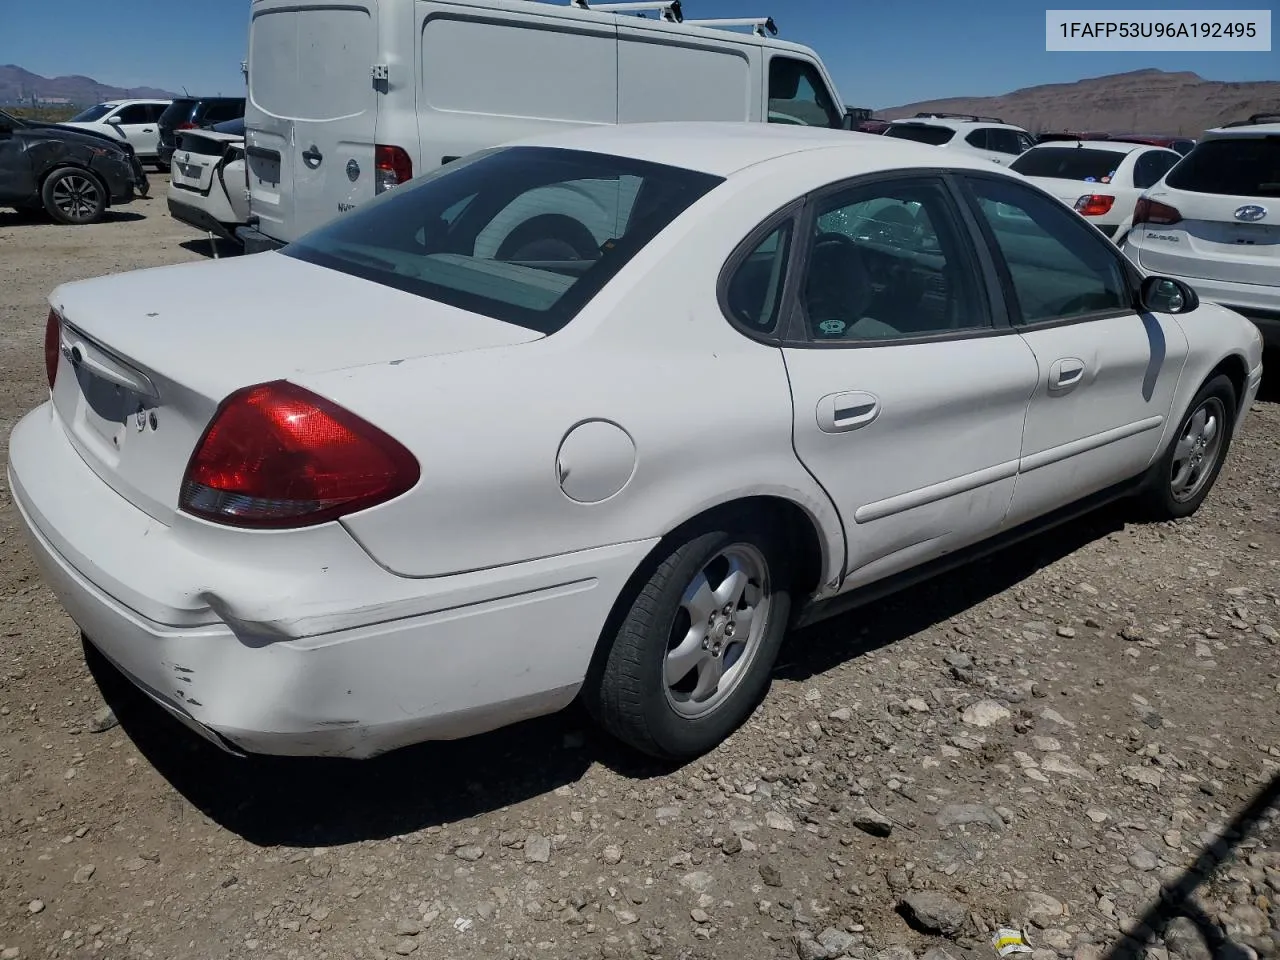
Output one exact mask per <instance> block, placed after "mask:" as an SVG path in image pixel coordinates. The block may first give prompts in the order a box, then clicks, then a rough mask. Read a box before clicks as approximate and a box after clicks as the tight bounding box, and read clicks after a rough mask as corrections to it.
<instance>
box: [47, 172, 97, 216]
mask: <svg viewBox="0 0 1280 960" xmlns="http://www.w3.org/2000/svg"><path fill="white" fill-rule="evenodd" d="M40 198H41V199H42V200H43V201H44V208H45V210H46V211H47V212H48V214H49V216H51V217H53V219H54V220H56V221H57V222H58V223H72V224H85V223H97V222H98V221H99V220H101V219H102V214H103V213H105V212H106V209H107V191H106V190H105V189H104V188H103V186H102V183H101V181H99V180H98V178H97V177H95V176H94V175H93V174H91V173H90V172H89V171H88V170H83V169H81V168H80V167H60V168H58V169H57V170H55V171H53V173H51V174H49V176H48V177H47V178H46V179H45V181H44V187H43V188H42V189H41V191H40Z"/></svg>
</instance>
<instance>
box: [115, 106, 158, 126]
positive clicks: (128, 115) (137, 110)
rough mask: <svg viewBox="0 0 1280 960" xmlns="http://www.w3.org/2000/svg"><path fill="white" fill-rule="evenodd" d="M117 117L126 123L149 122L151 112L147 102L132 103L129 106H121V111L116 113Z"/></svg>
mask: <svg viewBox="0 0 1280 960" xmlns="http://www.w3.org/2000/svg"><path fill="white" fill-rule="evenodd" d="M116 119H117V120H119V121H120V122H121V123H124V124H139V123H148V122H150V113H149V112H148V109H147V106H146V104H142V103H132V104H130V105H129V106H127V107H121V108H120V112H119V113H117V114H116Z"/></svg>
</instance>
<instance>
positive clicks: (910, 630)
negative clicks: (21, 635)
mask: <svg viewBox="0 0 1280 960" xmlns="http://www.w3.org/2000/svg"><path fill="white" fill-rule="evenodd" d="M1123 523H1124V516H1123V513H1122V508H1120V507H1110V508H1104V509H1103V510H1101V511H1099V512H1097V513H1095V514H1091V515H1089V516H1087V517H1086V518H1084V519H1082V520H1079V521H1076V522H1075V523H1072V524H1069V525H1067V526H1064V527H1060V528H1058V529H1057V530H1056V531H1054V532H1052V533H1050V534H1046V535H1041V536H1038V537H1035V538H1033V539H1030V540H1027V541H1024V542H1022V543H1020V544H1017V545H1015V546H1012V547H1010V548H1008V549H1006V550H1004V551H1002V552H1000V553H997V554H993V555H991V556H989V557H987V558H985V559H982V560H978V561H975V562H974V563H972V564H970V565H968V566H964V567H960V568H958V569H956V570H954V571H952V572H951V573H948V574H944V575H941V576H939V577H937V578H935V579H933V580H930V581H928V582H926V583H922V584H920V585H917V586H914V587H911V588H908V589H906V590H904V591H902V592H900V593H898V594H894V595H892V596H889V597H886V598H884V599H882V600H878V601H875V602H874V603H871V604H868V605H866V606H864V607H860V608H859V609H858V610H856V611H854V612H852V613H848V614H844V615H841V616H838V617H834V618H832V619H830V620H827V621H823V622H821V623H819V624H816V625H814V626H811V627H807V628H805V629H803V630H800V631H797V632H796V633H795V634H793V636H792V637H791V638H789V641H788V643H787V644H786V646H785V647H784V649H783V652H782V656H781V658H780V660H779V665H778V667H777V669H776V671H775V676H776V677H779V678H782V679H785V680H803V679H807V678H809V677H813V676H815V675H817V674H820V673H823V672H825V671H827V670H830V669H831V668H832V667H834V666H836V665H838V664H841V663H844V662H847V661H849V660H852V659H855V658H857V657H859V656H862V655H864V654H866V653H867V652H869V651H871V650H875V649H878V648H882V647H887V646H889V645H891V644H893V643H895V642H897V641H898V640H901V639H903V638H905V637H909V636H911V635H913V634H915V633H918V632H919V631H921V630H923V629H925V628H927V627H929V626H931V625H935V624H938V623H941V622H945V621H946V620H947V619H949V618H951V617H953V616H955V615H956V614H958V613H961V612H963V611H964V610H967V609H969V608H970V607H972V606H974V605H975V604H977V603H980V602H982V601H983V600H985V599H987V598H989V597H991V596H993V595H995V594H997V593H999V592H1001V591H1003V590H1006V589H1008V588H1009V587H1011V586H1013V585H1014V584H1016V583H1018V582H1019V581H1021V580H1023V579H1025V578H1026V577H1027V576H1029V575H1030V574H1031V573H1032V572H1034V571H1035V570H1037V569H1039V568H1041V567H1043V566H1045V565H1047V564H1050V563H1053V562H1054V561H1056V560H1058V559H1061V558H1062V557H1064V556H1066V555H1067V554H1069V553H1071V552H1073V551H1074V550H1077V549H1079V548H1080V547H1082V546H1084V545H1086V544H1087V543H1089V542H1091V541H1092V540H1095V539H1097V538H1099V537H1102V536H1105V535H1106V534H1108V533H1110V532H1113V531H1114V530H1116V529H1118V528H1120V527H1121V526H1123ZM86 659H87V660H88V663H89V667H90V670H91V671H92V673H93V675H94V677H95V679H96V680H97V682H98V684H99V687H100V688H101V690H102V692H103V695H104V697H105V699H106V701H107V703H108V704H109V705H110V706H111V707H112V709H113V710H114V711H115V714H116V717H117V718H118V719H119V721H120V724H121V727H122V728H123V729H124V731H125V732H126V733H127V734H128V736H129V737H130V738H131V739H132V740H133V742H134V744H135V745H136V746H137V748H138V749H139V751H141V753H142V754H143V755H144V756H145V757H146V759H147V760H148V761H149V762H150V763H151V764H152V766H153V767H154V768H155V769H156V770H157V771H158V772H159V773H160V774H161V776H163V777H164V778H165V779H166V780H167V781H168V782H169V783H170V784H171V785H172V786H173V787H174V788H175V789H176V790H177V791H178V792H179V793H181V794H182V795H183V796H184V797H185V798H186V799H187V800H188V801H190V802H191V803H192V804H193V805H194V806H195V807H197V808H198V809H199V810H200V811H201V812H203V813H204V814H205V815H206V816H208V817H209V818H210V819H212V820H214V821H215V822H216V823H218V824H220V825H221V826H222V827H224V828H225V829H227V830H230V831H232V832H234V833H236V834H238V835H240V836H242V837H243V838H245V839H246V840H248V841H249V842H251V843H254V844H257V845H259V846H303V847H324V846H331V845H337V844H344V843H351V842H353V841H358V840H370V839H381V838H387V837H391V836H397V835H403V834H406V833H413V832H415V831H419V830H423V829H425V828H427V827H430V826H433V825H439V824H446V823H453V822H457V821H460V820H465V819H468V818H470V817H474V816H476V815H478V814H481V813H485V812H489V811H492V810H496V809H499V808H501V807H506V806H510V805H512V804H517V803H520V802H521V801H524V800H528V799H530V798H532V797H536V796H539V795H542V794H545V793H547V792H550V791H552V790H555V789H556V788H558V787H562V786H566V785H570V784H573V783H574V782H576V781H577V780H579V779H580V778H581V777H582V776H583V775H584V774H585V773H586V772H587V771H588V770H589V769H590V768H591V767H592V766H593V765H594V764H601V765H603V766H605V767H608V768H609V769H611V770H613V771H614V772H615V773H618V774H619V775H621V776H623V777H626V778H628V779H632V780H643V779H648V778H651V777H656V776H662V775H665V774H668V773H671V772H672V771H673V769H674V768H673V767H672V766H671V765H668V764H663V763H660V762H657V761H653V760H649V759H647V758H644V757H641V756H639V755H638V754H636V753H634V752H633V751H631V750H629V749H627V748H625V747H622V746H620V745H619V744H617V743H616V742H615V741H613V740H611V739H610V738H608V737H607V736H606V735H604V734H602V733H599V732H597V731H596V729H595V727H594V726H593V724H592V723H591V721H590V719H589V718H588V717H587V716H586V714H585V711H584V710H583V709H582V708H581V707H580V706H579V705H577V704H575V705H574V706H572V707H570V708H569V709H567V710H565V711H563V712H561V713H559V714H557V715H555V716H551V717H543V718H540V719H537V720H531V721H527V722H524V723H521V724H518V725H515V726H512V727H508V728H505V729H503V730H499V731H495V732H493V733H489V734H485V735H482V736H478V737H473V738H470V739H467V740H460V741H453V742H443V743H429V744H422V745H418V746H413V747H406V748H403V749H401V750H397V751H394V752H393V753H389V754H386V755H383V756H381V757H375V758H373V759H371V760H359V761H355V760H341V759H313V758H308V759H304V758H278V757H244V758H242V757H234V756H231V755H229V754H227V753H224V752H223V751H221V750H219V749H218V748H217V747H214V746H212V745H211V744H209V743H208V742H206V741H204V740H202V739H200V738H199V737H198V736H196V735H195V734H193V733H192V732H191V731H189V730H187V729H186V728H185V727H183V726H182V725H181V724H179V723H178V722H177V721H176V720H174V719H173V718H172V717H170V716H169V714H167V713H166V712H165V711H163V710H162V709H160V708H159V707H158V706H156V705H155V704H154V703H153V702H152V701H151V700H149V699H148V698H147V697H146V696H145V695H143V694H142V693H140V692H139V691H138V690H137V689H136V688H134V687H133V686H132V685H131V684H130V683H129V682H128V681H127V680H125V679H124V678H123V677H122V676H121V675H120V674H119V673H117V672H116V670H115V668H114V667H112V666H111V665H110V664H108V663H106V662H105V661H104V660H103V659H102V657H101V655H100V654H98V653H96V651H94V650H93V648H92V647H89V646H88V645H86Z"/></svg>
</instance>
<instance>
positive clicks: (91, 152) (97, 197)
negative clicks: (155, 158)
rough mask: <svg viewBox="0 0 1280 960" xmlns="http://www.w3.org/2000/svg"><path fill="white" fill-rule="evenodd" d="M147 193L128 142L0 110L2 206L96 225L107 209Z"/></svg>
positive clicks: (0, 194) (134, 155) (56, 218)
mask: <svg viewBox="0 0 1280 960" xmlns="http://www.w3.org/2000/svg"><path fill="white" fill-rule="evenodd" d="M147 191H148V183H147V176H146V174H145V173H144V172H143V170H142V165H141V164H140V163H139V162H138V158H137V155H136V154H135V153H134V152H133V148H132V147H130V146H129V145H128V144H126V143H121V142H119V141H117V140H114V139H112V138H111V137H109V136H106V135H105V134H99V133H93V132H90V131H87V130H73V129H69V128H67V127H62V126H58V125H56V124H51V123H40V122H38V121H34V120H24V119H20V118H18V117H15V116H11V115H10V114H8V113H5V112H3V111H0V206H5V207H13V208H14V209H17V210H43V211H44V212H45V213H47V214H48V215H49V216H50V217H52V218H53V219H54V220H55V221H57V222H58V223H68V224H86V223H97V222H98V221H99V220H101V219H102V217H103V215H104V214H105V213H106V212H107V209H108V208H109V207H112V206H119V205H121V204H126V203H130V202H132V201H133V199H134V198H135V196H138V195H141V196H146V195H147Z"/></svg>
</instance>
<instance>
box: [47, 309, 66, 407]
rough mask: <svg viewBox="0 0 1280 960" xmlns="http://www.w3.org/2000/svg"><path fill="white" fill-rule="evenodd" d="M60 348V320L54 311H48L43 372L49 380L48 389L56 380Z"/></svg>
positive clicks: (51, 387)
mask: <svg viewBox="0 0 1280 960" xmlns="http://www.w3.org/2000/svg"><path fill="white" fill-rule="evenodd" d="M61 348H62V318H61V317H59V316H58V313H57V311H56V310H50V311H49V319H48V320H46V321H45V324H44V372H45V376H46V377H48V379H49V389H50V390H52V389H53V382H54V381H55V380H56V379H58V353H59V352H60V351H61Z"/></svg>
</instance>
